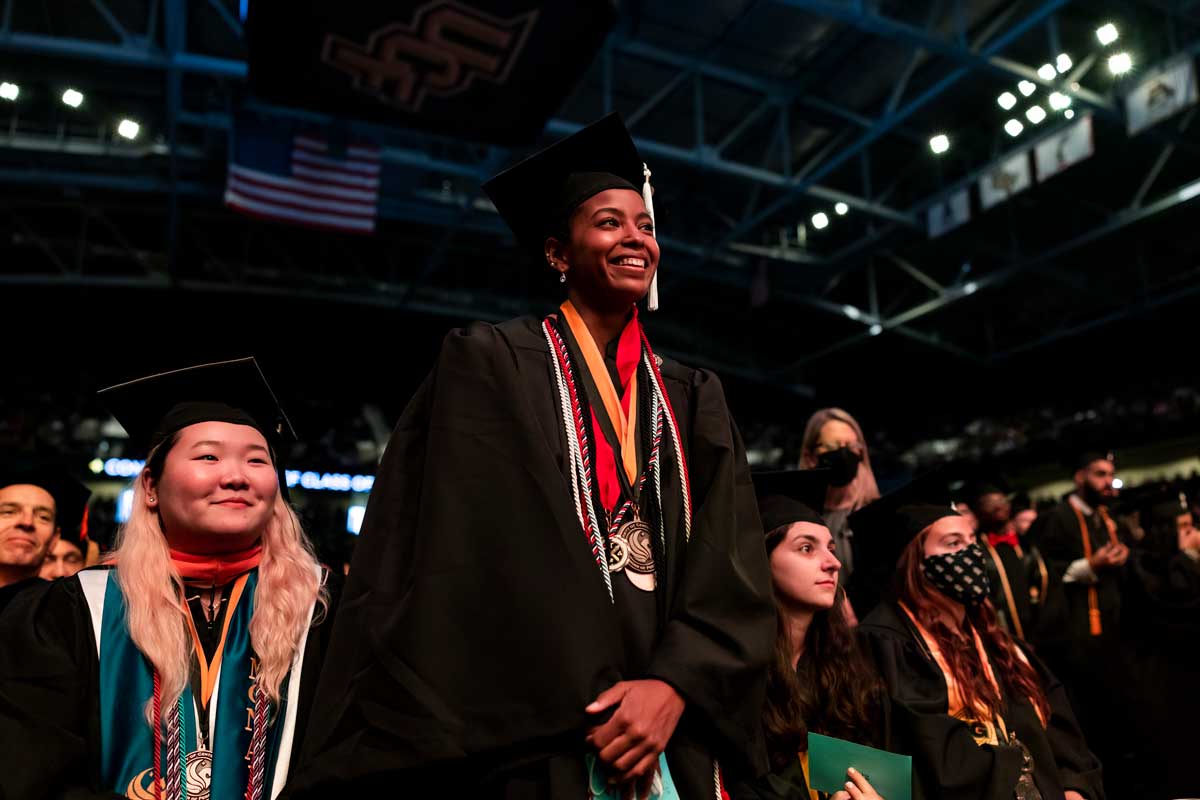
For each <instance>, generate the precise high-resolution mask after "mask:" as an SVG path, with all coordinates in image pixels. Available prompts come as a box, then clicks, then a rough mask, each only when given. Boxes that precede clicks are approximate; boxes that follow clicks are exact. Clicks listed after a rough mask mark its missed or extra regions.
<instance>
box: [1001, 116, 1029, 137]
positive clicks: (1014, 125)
mask: <svg viewBox="0 0 1200 800" xmlns="http://www.w3.org/2000/svg"><path fill="white" fill-rule="evenodd" d="M1023 130H1025V126H1024V125H1022V124H1021V120H1019V119H1010V120H1009V121H1008V122H1006V123H1004V132H1005V133H1007V134H1008V135H1009V136H1012V137H1014V138H1015V137H1017V136H1020V135H1021V131H1023Z"/></svg>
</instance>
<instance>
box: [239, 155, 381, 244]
mask: <svg viewBox="0 0 1200 800" xmlns="http://www.w3.org/2000/svg"><path fill="white" fill-rule="evenodd" d="M254 133H257V131H254V132H250V131H247V134H248V135H246V136H242V135H241V131H239V137H238V142H237V145H236V147H235V153H234V158H233V159H232V160H231V161H230V163H229V175H228V179H227V181H226V184H225V205H227V206H229V207H230V208H233V209H237V210H238V211H241V212H242V213H245V214H250V215H251V216H256V217H261V218H265V219H273V220H279V221H282V222H291V223H295V224H300V225H308V226H312V227H316V228H327V229H330V230H339V231H350V232H353V233H371V232H373V231H374V230H375V217H376V212H377V209H378V206H379V173H380V149H379V147H377V146H374V145H367V144H352V145H350V146H348V147H346V148H344V149H342V150H339V149H335V148H332V147H330V144H329V142H328V141H326V140H324V139H322V138H320V137H319V136H315V135H312V134H295V135H293V136H292V139H291V145H292V147H291V153H290V158H289V157H287V154H286V153H285V152H283V149H284V147H286V140H281V139H279V138H277V137H274V142H272V138H273V137H263V136H255V135H254Z"/></svg>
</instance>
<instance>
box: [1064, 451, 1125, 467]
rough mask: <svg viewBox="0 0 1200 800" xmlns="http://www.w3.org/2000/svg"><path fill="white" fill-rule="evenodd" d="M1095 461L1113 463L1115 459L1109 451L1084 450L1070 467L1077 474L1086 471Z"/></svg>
mask: <svg viewBox="0 0 1200 800" xmlns="http://www.w3.org/2000/svg"><path fill="white" fill-rule="evenodd" d="M1095 461H1115V458H1114V457H1113V454H1112V452H1111V451H1102V450H1086V451H1084V452H1082V453H1080V454H1078V455H1077V456H1076V457H1075V461H1074V463H1073V464H1072V466H1073V467H1074V469H1075V471H1076V472H1078V471H1079V470H1081V469H1087V468H1088V467H1089V466H1091V465H1092V463H1093V462H1095Z"/></svg>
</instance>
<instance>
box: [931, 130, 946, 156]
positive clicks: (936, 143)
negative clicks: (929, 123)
mask: <svg viewBox="0 0 1200 800" xmlns="http://www.w3.org/2000/svg"><path fill="white" fill-rule="evenodd" d="M929 149H930V150H932V151H933V152H934V154H935V155H939V156H940V155H941V154H942V153H944V152H946V151H947V150H949V149H950V137H949V136H947V135H946V134H944V133H939V134H937V135H936V136H934V137H932V138H931V139H930V140H929Z"/></svg>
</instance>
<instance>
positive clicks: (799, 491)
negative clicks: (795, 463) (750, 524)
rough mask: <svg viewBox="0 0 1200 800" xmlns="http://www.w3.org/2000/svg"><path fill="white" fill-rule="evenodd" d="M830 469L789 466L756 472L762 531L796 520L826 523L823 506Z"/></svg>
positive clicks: (756, 489)
mask: <svg viewBox="0 0 1200 800" xmlns="http://www.w3.org/2000/svg"><path fill="white" fill-rule="evenodd" d="M830 472H832V470H828V469H788V470H779V471H777V472H756V473H754V475H752V476H751V477H752V478H753V480H754V494H755V495H756V496H757V498H758V513H759V516H760V517H762V524H763V532H764V533H771V532H772V531H774V530H778V529H779V528H782V527H784V526H787V525H791V524H792V523H793V522H811V523H812V524H814V525H822V526H825V525H826V523H825V520H824V519H822V518H821V510H822V509H823V508H824V507H825V494H826V491H827V490H828V489H829V474H830Z"/></svg>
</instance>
